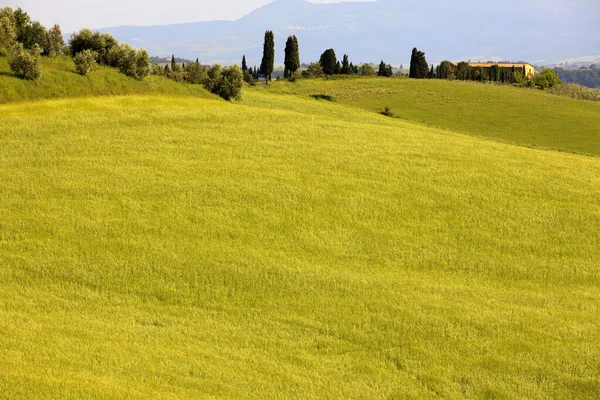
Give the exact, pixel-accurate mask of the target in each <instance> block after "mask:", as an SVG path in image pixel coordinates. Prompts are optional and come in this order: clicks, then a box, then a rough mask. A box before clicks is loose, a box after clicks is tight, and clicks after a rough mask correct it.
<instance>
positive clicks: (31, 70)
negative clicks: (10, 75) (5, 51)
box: [10, 43, 42, 80]
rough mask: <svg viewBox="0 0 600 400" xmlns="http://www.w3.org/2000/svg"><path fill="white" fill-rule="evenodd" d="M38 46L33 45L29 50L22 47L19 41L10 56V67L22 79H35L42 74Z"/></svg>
mask: <svg viewBox="0 0 600 400" xmlns="http://www.w3.org/2000/svg"><path fill="white" fill-rule="evenodd" d="M40 51H41V49H40V46H38V45H37V44H36V45H34V46H33V48H32V49H31V52H27V51H25V50H24V49H23V45H22V44H21V43H19V44H18V45H17V46H16V47H15V49H14V51H13V54H12V56H11V59H10V69H11V71H13V72H14V73H16V74H17V75H19V76H21V77H22V78H24V79H29V80H36V79H39V78H40V77H41V76H42V68H41V66H40Z"/></svg>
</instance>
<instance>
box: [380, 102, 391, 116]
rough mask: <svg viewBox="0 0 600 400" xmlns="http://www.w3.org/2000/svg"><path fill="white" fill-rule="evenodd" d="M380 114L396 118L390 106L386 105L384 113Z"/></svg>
mask: <svg viewBox="0 0 600 400" xmlns="http://www.w3.org/2000/svg"><path fill="white" fill-rule="evenodd" d="M379 114H381V115H385V116H386V117H393V116H394V113H393V112H392V109H391V108H390V106H388V105H386V106H385V107H384V108H383V111H381V112H380V113H379Z"/></svg>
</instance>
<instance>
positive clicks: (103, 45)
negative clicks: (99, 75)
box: [69, 29, 118, 65]
mask: <svg viewBox="0 0 600 400" xmlns="http://www.w3.org/2000/svg"><path fill="white" fill-rule="evenodd" d="M117 45H118V42H117V40H116V39H115V38H113V37H112V36H111V35H109V34H108V33H100V32H92V31H91V30H89V29H82V30H81V31H79V32H78V33H74V34H72V35H71V38H70V39H69V48H70V50H71V56H72V57H75V55H76V54H77V53H79V52H81V51H83V50H88V49H89V50H92V51H95V52H96V54H97V56H96V62H97V63H99V64H106V65H110V63H109V61H108V54H109V53H110V50H111V49H112V48H113V47H115V46H117Z"/></svg>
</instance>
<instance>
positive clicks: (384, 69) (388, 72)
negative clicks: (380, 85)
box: [377, 60, 394, 78]
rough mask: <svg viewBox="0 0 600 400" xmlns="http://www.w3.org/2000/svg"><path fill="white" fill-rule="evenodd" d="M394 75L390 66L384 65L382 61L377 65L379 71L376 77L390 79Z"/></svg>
mask: <svg viewBox="0 0 600 400" xmlns="http://www.w3.org/2000/svg"><path fill="white" fill-rule="evenodd" d="M393 75H394V71H393V69H392V66H391V65H389V64H386V63H385V62H384V61H383V60H381V62H380V63H379V70H378V71H377V76H384V77H387V78H389V77H391V76H393Z"/></svg>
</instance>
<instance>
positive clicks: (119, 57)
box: [108, 43, 183, 80]
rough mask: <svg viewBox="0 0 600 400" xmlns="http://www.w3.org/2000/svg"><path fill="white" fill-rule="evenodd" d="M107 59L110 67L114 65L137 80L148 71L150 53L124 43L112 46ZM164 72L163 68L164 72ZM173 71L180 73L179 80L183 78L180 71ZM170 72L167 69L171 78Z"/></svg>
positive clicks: (171, 72) (142, 77)
mask: <svg viewBox="0 0 600 400" xmlns="http://www.w3.org/2000/svg"><path fill="white" fill-rule="evenodd" d="M108 60H109V65H110V66H111V67H115V68H117V69H118V70H119V72H121V73H122V74H124V75H127V76H130V77H132V78H135V79H137V80H142V79H144V78H145V77H146V76H147V75H148V74H149V73H150V55H149V54H148V52H147V51H146V50H144V49H142V50H136V49H134V48H133V47H131V46H130V45H128V44H125V43H121V44H119V45H117V46H114V47H112V48H111V49H110V51H109V54H108ZM175 65H177V64H175ZM177 67H179V65H177ZM166 72H167V71H166V68H165V73H166ZM175 72H179V73H180V75H181V77H180V78H181V79H180V80H183V75H182V74H181V71H175ZM172 74H173V71H169V75H168V76H169V77H170V78H173V77H172ZM176 80H177V79H176Z"/></svg>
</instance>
